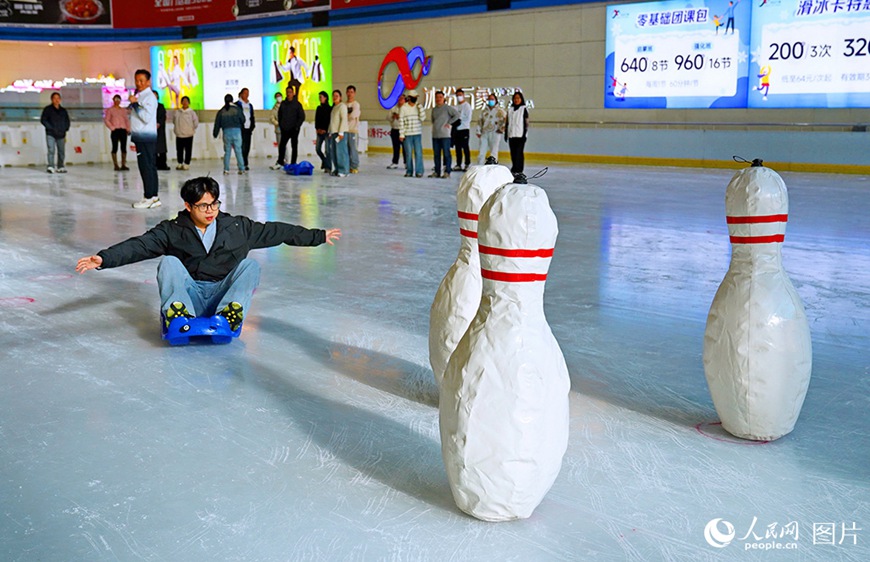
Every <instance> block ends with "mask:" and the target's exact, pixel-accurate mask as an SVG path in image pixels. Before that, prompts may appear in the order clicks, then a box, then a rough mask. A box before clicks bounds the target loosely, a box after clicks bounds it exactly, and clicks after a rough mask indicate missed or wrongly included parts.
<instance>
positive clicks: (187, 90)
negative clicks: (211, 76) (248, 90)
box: [151, 43, 235, 109]
mask: <svg viewBox="0 0 870 562" xmlns="http://www.w3.org/2000/svg"><path fill="white" fill-rule="evenodd" d="M202 76H203V68H202V45H200V44H199V43H178V44H175V45H158V46H155V47H151V87H152V88H154V89H155V90H156V91H157V96H158V99H159V100H160V103H162V104H163V105H164V106H166V109H175V108H178V107H181V98H182V97H184V96H187V97H189V98H190V107H191V108H192V109H205V107H204V106H203V101H204V99H203V83H202ZM221 95H222V96H223V94H221ZM234 97H235V96H234ZM221 105H223V103H221Z"/></svg>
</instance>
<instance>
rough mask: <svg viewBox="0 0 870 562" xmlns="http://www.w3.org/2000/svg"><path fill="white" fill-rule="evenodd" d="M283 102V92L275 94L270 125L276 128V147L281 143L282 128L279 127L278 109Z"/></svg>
mask: <svg viewBox="0 0 870 562" xmlns="http://www.w3.org/2000/svg"><path fill="white" fill-rule="evenodd" d="M283 100H284V96H282V95H281V92H275V105H273V106H272V113H271V115H269V123H271V124H272V125H273V126H274V127H275V146H278V143H279V142H281V127H280V126H279V125H278V109H279V108H280V107H281V102H282V101H283Z"/></svg>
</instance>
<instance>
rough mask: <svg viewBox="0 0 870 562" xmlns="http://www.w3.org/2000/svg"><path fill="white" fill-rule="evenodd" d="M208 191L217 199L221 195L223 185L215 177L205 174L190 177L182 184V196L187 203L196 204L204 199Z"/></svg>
mask: <svg viewBox="0 0 870 562" xmlns="http://www.w3.org/2000/svg"><path fill="white" fill-rule="evenodd" d="M206 193H208V194H210V195H211V196H212V197H214V198H215V201H217V199H218V198H220V196H221V186H220V185H218V182H217V181H216V180H215V179H214V178H210V177H208V176H203V177H199V178H193V179H189V180H187V181H186V182H184V185H182V186H181V198H182V199H184V202H185V203H188V204H190V205H195V204H196V203H198V202H199V200H200V199H202V196H203V195H205V194H206Z"/></svg>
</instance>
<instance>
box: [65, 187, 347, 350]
mask: <svg viewBox="0 0 870 562" xmlns="http://www.w3.org/2000/svg"><path fill="white" fill-rule="evenodd" d="M219 197H220V186H219V185H218V183H217V181H215V180H214V179H213V178H209V177H201V178H194V179H191V180H188V181H187V182H186V183H185V184H184V185H183V186H182V188H181V198H182V199H183V200H184V207H185V209H186V210H184V211H180V212H179V213H178V216H177V217H176V218H174V219H172V220H165V221H163V222H161V223H160V224H158V225H157V226H155V227H154V228H152V229H151V230H149V231H148V232H146V233H145V234H142V235H141V236H135V237H133V238H130V239H128V240H125V241H124V242H121V243H119V244H115V245H114V246H111V247H109V248H106V249H105V250H100V251H99V252H97V254H96V255H93V256H87V257H84V258H81V259H80V260H79V261H78V264H77V265H76V271H77V272H79V273H84V272H85V271H88V270H89V269H97V268H99V269H108V268H110V267H119V266H122V265H127V264H130V263H135V262H138V261H142V260H146V259H150V258H156V257H159V256H163V259H161V260H160V265H159V266H158V267H157V284H158V287H159V290H160V310H161V313H162V316H163V322H164V323H163V333H164V334H166V333H167V331H168V330H169V329H170V324H171V323H172V321H173V320H174V319H176V318H188V319H189V318H194V317H210V316H214V315H218V316H223V317H224V318H226V320H227V322H228V324H229V327H230V329H231V330H232V331H233V332H235V334H234V335H238V330H239V328H240V327H241V324H242V320H243V318H244V315H245V313H246V312H247V310H248V309H249V308H250V305H251V297H252V296H253V294H254V289H256V288H257V285H258V284H259V282H260V266H259V264H258V263H257V262H255V261H254V260H252V259H249V258H248V257H247V255H248V252H249V251H250V250H253V249H256V248H269V247H272V246H278V245H280V244H282V243H283V244H288V245H290V246H319V245H320V244H323V243H324V242H326V243H327V244H329V245H333V244H334V242H335V241H336V240H338V239H340V238H341V230H340V229H337V228H333V229H329V230H320V229H308V228H304V227H301V226H296V225H293V224H287V223H282V222H267V223H261V222H256V221H253V220H251V219H249V218H248V217H243V216H233V215H230V214H227V213H222V212H220V211H219V209H220V206H221V202H220V200H219V199H218V198H219ZM192 335H195V334H192Z"/></svg>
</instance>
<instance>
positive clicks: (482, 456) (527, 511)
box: [439, 183, 570, 521]
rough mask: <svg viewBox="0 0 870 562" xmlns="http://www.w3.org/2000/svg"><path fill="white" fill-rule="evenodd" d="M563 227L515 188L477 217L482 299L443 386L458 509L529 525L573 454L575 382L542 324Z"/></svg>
mask: <svg viewBox="0 0 870 562" xmlns="http://www.w3.org/2000/svg"><path fill="white" fill-rule="evenodd" d="M557 233H558V226H557V223H556V217H555V215H554V214H553V211H552V210H550V205H549V201H548V200H547V195H546V193H545V192H544V190H543V189H541V188H539V187H536V186H533V185H524V184H516V183H511V184H508V185H505V186H504V187H502V188H500V189H499V190H498V191H496V192H495V193H494V194H493V195H492V197H490V198H489V200H488V201H487V202H486V204H484V206H483V208H482V209H481V210H480V225H479V230H478V235H479V236H478V242H479V250H480V267H481V274H482V277H483V294H482V296H481V300H480V306H479V308H478V310H477V314H476V315H475V316H474V319H473V320H472V322H471V325H470V326H469V328H468V330H467V331H466V333H465V334H464V335H463V336H462V339H461V340H460V341H459V344H458V345H457V347H456V350H455V351H454V352H453V354H452V355H451V356H450V360H449V361H448V364H447V370H446V371H445V374H444V380H443V381H442V383H441V395H440V404H439V408H440V425H441V453H442V456H443V458H444V466H445V468H446V470H447V477H448V481H449V482H450V488H451V490H452V492H453V498H454V500H455V501H456V505H457V506H458V507H459V509H461V510H462V511H464V512H466V513H468V514H470V515H473V516H474V517H477V518H478V519H483V520H486V521H509V520H512V519H524V518H526V517H529V516H530V515H531V514H532V511H534V509H535V508H536V507H537V506H538V504H539V503H540V502H541V500H542V499H543V498H544V495H546V493H547V491H548V490H549V489H550V487H551V486H552V485H553V482H554V481H555V480H556V476H557V475H558V474H559V469H560V468H561V465H562V456H563V455H564V454H565V449H566V448H567V445H568V391H569V389H570V381H569V379H568V369H567V367H566V366H565V359H564V357H563V356H562V350H561V349H560V348H559V344H558V343H557V342H556V339H555V338H554V337H553V333H552V332H551V331H550V326H549V325H548V324H547V319H546V318H545V317H544V281H545V280H546V278H547V270H548V268H549V266H550V260H551V256H552V255H553V246H554V244H555V242H556V235H557Z"/></svg>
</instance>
